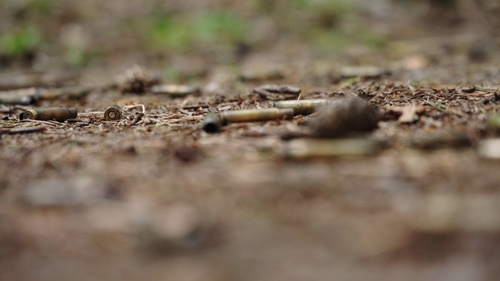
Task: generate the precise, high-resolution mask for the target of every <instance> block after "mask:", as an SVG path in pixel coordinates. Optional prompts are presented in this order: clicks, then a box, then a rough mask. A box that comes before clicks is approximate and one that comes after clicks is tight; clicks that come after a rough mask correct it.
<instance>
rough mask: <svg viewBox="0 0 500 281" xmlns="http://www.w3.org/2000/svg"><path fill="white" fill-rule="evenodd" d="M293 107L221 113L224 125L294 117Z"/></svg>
mask: <svg viewBox="0 0 500 281" xmlns="http://www.w3.org/2000/svg"><path fill="white" fill-rule="evenodd" d="M293 115H294V112H293V109H292V108H266V109H247V110H235V111H225V112H221V113H219V117H220V121H221V124H222V125H227V124H228V123H239V122H263V121H272V120H283V119H293Z"/></svg>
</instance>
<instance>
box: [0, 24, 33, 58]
mask: <svg viewBox="0 0 500 281" xmlns="http://www.w3.org/2000/svg"><path fill="white" fill-rule="evenodd" d="M41 42H42V35H41V33H40V31H39V30H38V28H36V27H35V26H33V25H28V26H25V27H17V28H15V29H12V30H8V31H7V32H5V33H3V34H1V35H0V53H2V54H3V55H6V56H9V57H18V56H21V55H23V54H25V53H27V52H30V51H33V50H34V49H36V48H37V47H39V45H40V44H41Z"/></svg>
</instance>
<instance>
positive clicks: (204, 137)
mask: <svg viewBox="0 0 500 281" xmlns="http://www.w3.org/2000/svg"><path fill="white" fill-rule="evenodd" d="M187 2H189V1H187ZM187 2H186V3H187ZM380 2H381V3H382V2H384V1H380ZM429 2H432V1H429ZM186 5H187V4H186ZM228 5H229V4H228ZM468 28H471V29H472V30H473V28H475V27H470V26H469V27H468ZM398 32H400V31H398ZM412 32H417V31H415V30H412ZM436 32H438V33H440V32H441V31H436ZM485 38H486V39H485ZM287 42H291V43H290V45H289V46H287V44H286V43H287ZM259 46H260V47H255V48H256V50H255V49H252V50H251V51H249V52H248V53H246V52H244V53H245V55H243V56H241V57H239V56H236V58H232V59H231V60H233V59H234V61H231V63H227V58H226V57H225V56H224V55H221V53H217V54H219V55H218V56H217V57H216V58H214V60H215V61H216V62H214V60H211V59H210V58H207V57H206V56H207V55H206V54H203V52H202V54H200V53H199V52H195V51H193V52H195V53H194V55H193V56H192V57H190V56H189V55H186V54H172V55H168V56H167V57H163V58H158V57H156V56H153V57H150V56H147V55H144V52H141V51H138V50H134V51H132V52H131V54H132V55H130V56H125V55H124V56H119V57H113V56H110V57H108V58H103V61H102V62H93V63H90V64H89V65H87V66H84V67H81V68H70V70H68V68H65V67H62V66H61V67H59V66H57V67H51V68H47V69H45V70H40V65H42V66H45V65H47V62H46V61H44V60H43V59H40V58H39V59H38V60H35V62H34V64H35V66H31V67H26V66H25V65H23V62H19V58H17V59H16V60H14V62H5V63H7V65H6V66H4V68H3V70H2V72H1V75H0V89H1V90H2V91H3V92H0V144H1V147H0V159H1V161H0V280H55V279H57V280H138V279H145V280H367V279H369V280H497V276H498V275H499V274H500V217H499V216H498V213H499V211H500V189H499V188H500V174H499V171H500V161H499V152H498V150H499V149H500V147H499V145H498V142H496V143H494V142H492V140H495V139H498V137H499V133H500V121H498V120H499V119H498V114H500V92H499V90H498V89H499V88H500V86H499V85H500V68H499V67H498V63H499V62H500V53H498V52H497V46H498V41H497V39H495V38H491V37H488V36H486V37H485V36H484V34H475V33H473V32H472V33H471V32H465V33H463V34H458V35H457V34H450V33H447V34H440V35H439V36H432V37H425V38H423V39H422V38H413V39H405V40H394V41H389V42H387V46H386V47H384V49H377V50H373V49H366V48H364V47H362V48H360V46H359V44H355V43H349V44H348V46H352V47H346V49H345V50H343V51H342V54H343V56H342V58H340V59H337V58H338V56H337V55H335V56H334V57H323V56H320V57H318V56H319V55H318V53H316V52H314V51H313V50H311V47H310V46H307V44H305V47H304V45H301V44H298V43H297V42H295V41H293V40H292V39H290V38H288V37H286V38H285V39H282V40H281V41H280V42H277V44H276V46H273V47H272V48H271V49H267V48H264V47H262V46H261V45H259ZM197 48H198V47H197ZM259 48H264V50H266V51H262V50H260V49H259ZM237 49H238V50H241V48H237ZM243 49H244V48H243ZM339 52H341V51H339ZM119 58H120V59H119ZM21 61H22V59H21ZM166 62H169V63H170V64H171V65H172V68H174V69H175V70H176V72H175V76H168V73H170V74H171V72H165V68H164V63H166ZM59 63H60V62H57V63H56V65H59ZM133 63H137V64H141V66H134V64H133ZM37 65H38V66H37ZM170 70H171V68H170ZM155 84H175V85H185V86H189V87H192V88H193V90H190V91H188V92H187V93H185V94H183V93H179V92H175V93H173V94H172V93H153V92H154V91H153V89H154V88H153V87H152V86H153V85H155ZM263 85H291V86H295V87H299V88H300V89H301V94H300V99H328V100H338V99H342V98H346V97H348V98H357V99H360V100H363V101H364V102H367V103H369V104H371V105H372V106H374V107H375V108H376V110H377V112H378V113H379V116H380V121H379V122H378V127H377V129H376V130H374V131H373V132H370V133H368V134H366V135H363V136H361V137H358V138H357V139H356V140H358V141H359V140H361V145H362V147H361V149H362V150H363V149H364V146H365V145H371V144H373V143H375V146H376V149H375V150H370V151H369V152H362V153H360V154H359V155H357V156H352V155H351V156H349V155H348V153H347V152H346V151H345V150H343V149H340V152H337V153H336V154H335V155H333V156H322V157H321V156H317V155H316V156H314V155H306V156H305V157H302V156H300V155H298V154H297V155H296V154H294V147H296V145H297V144H300V143H301V141H303V140H304V139H305V140H309V139H310V138H309V137H304V134H306V135H307V133H308V128H309V126H310V124H311V122H314V120H315V118H316V117H317V113H315V114H312V115H297V116H295V117H294V118H293V119H292V120H273V121H268V122H245V123H234V124H233V123H231V124H228V125H227V126H223V127H222V128H221V131H220V132H218V133H215V134H209V133H206V132H204V131H203V129H202V123H203V119H204V117H205V115H206V114H207V113H210V112H216V113H220V112H226V111H234V110H239V109H262V108H270V107H272V105H273V102H274V101H276V100H283V99H297V98H298V97H297V96H294V97H290V96H287V95H284V94H283V93H265V94H259V92H258V91H257V92H256V91H255V89H256V88H258V87H261V86H263ZM29 87H35V88H37V89H39V90H38V92H37V94H38V95H37V96H36V97H35V98H33V97H32V95H30V94H29V93H30V92H27V91H26V90H25V91H26V92H24V93H23V92H18V93H14V94H13V93H12V92H6V91H12V90H15V89H26V88H29ZM19 95H21V96H29V97H30V98H31V99H29V100H28V102H26V100H24V102H19V103H17V104H11V103H7V102H5V98H6V97H7V96H8V97H11V96H19ZM2 99H3V100H2ZM114 104H117V105H119V106H120V107H121V108H122V109H123V113H122V114H123V116H122V117H121V119H120V120H117V121H106V120H105V119H104V117H103V112H104V111H105V110H106V109H107V108H108V107H110V106H112V105H114ZM60 105H62V106H65V107H68V108H76V109H77V110H78V116H77V117H76V118H71V119H70V120H67V121H65V122H58V121H53V120H52V121H51V120H49V121H42V120H20V118H19V116H20V114H21V113H22V112H23V111H25V110H28V109H30V108H32V107H36V108H43V107H50V106H60ZM141 105H143V106H144V111H143V109H142V107H141ZM128 108H130V109H128ZM495 116H496V117H495ZM355 117H356V116H353V118H355ZM494 118H497V119H494ZM495 120H497V121H495ZM30 130H31V131H30ZM327 141H333V142H334V141H338V139H329V140H327ZM348 142H349V143H351V144H352V143H355V140H353V139H349V140H348ZM488 143H489V144H490V145H489V146H488ZM313 146H314V145H313Z"/></svg>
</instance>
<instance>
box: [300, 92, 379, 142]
mask: <svg viewBox="0 0 500 281" xmlns="http://www.w3.org/2000/svg"><path fill="white" fill-rule="evenodd" d="M378 121H379V113H378V111H377V109H376V108H375V107H374V106H372V105H370V104H368V103H366V102H365V101H363V100H361V99H359V98H343V99H339V100H337V101H334V102H332V103H329V104H327V105H325V106H323V107H322V108H320V109H319V111H318V115H317V116H316V118H314V119H313V120H311V122H310V123H309V127H310V128H311V135H312V136H313V137H318V138H337V137H348V136H352V135H360V134H367V133H370V132H372V131H373V130H375V129H376V128H377V126H378Z"/></svg>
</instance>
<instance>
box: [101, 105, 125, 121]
mask: <svg viewBox="0 0 500 281" xmlns="http://www.w3.org/2000/svg"><path fill="white" fill-rule="evenodd" d="M121 117H122V109H121V107H120V106H119V105H116V104H115V105H112V106H110V107H108V108H106V110H105V111H104V119H105V120H106V121H116V120H120V118H121Z"/></svg>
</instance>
